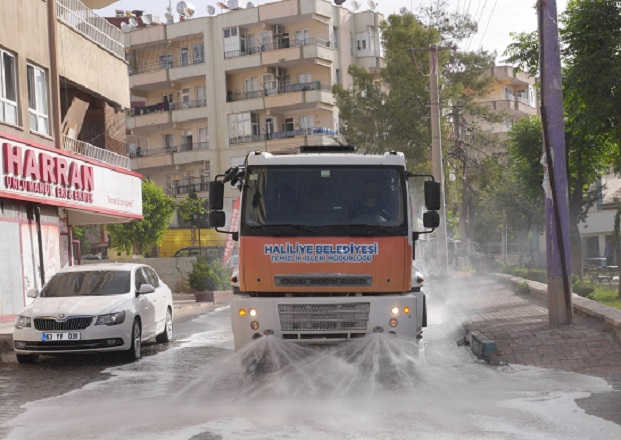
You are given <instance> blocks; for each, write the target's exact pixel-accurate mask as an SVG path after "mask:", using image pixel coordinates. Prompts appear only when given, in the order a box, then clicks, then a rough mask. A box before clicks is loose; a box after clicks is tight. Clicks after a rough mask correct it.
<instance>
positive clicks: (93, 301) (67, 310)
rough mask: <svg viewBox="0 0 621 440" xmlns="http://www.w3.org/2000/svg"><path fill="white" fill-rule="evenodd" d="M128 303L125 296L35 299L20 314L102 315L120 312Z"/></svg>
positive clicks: (32, 315)
mask: <svg viewBox="0 0 621 440" xmlns="http://www.w3.org/2000/svg"><path fill="white" fill-rule="evenodd" d="M126 303H129V298H128V297H127V295H109V296H72V297H65V298H41V297H39V298H37V299H36V300H35V301H34V302H33V303H32V304H31V305H30V306H28V307H26V308H25V309H24V311H23V312H22V314H23V315H25V316H31V317H34V316H59V315H61V314H62V315H65V316H76V315H82V316H83V315H104V314H106V313H112V312H116V311H118V310H122V309H123V308H124V307H123V306H124V305H125V304H126Z"/></svg>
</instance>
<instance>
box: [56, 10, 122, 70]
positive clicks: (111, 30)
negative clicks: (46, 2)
mask: <svg viewBox="0 0 621 440" xmlns="http://www.w3.org/2000/svg"><path fill="white" fill-rule="evenodd" d="M56 4H57V8H56V16H57V18H58V20H60V21H62V22H63V23H65V24H66V25H67V26H69V27H71V28H73V29H75V30H76V31H77V32H79V33H81V34H82V35H84V36H85V37H86V38H88V39H89V40H91V41H92V42H93V43H95V44H97V45H98V46H100V47H102V48H103V49H104V50H106V51H108V52H110V53H111V54H112V55H114V56H116V57H118V58H120V59H122V60H125V46H124V41H123V32H121V30H120V29H118V28H117V27H115V26H113V25H112V24H110V23H109V22H108V21H107V20H106V19H104V18H102V17H100V16H99V15H97V14H95V13H94V12H93V11H92V10H91V9H90V8H88V7H86V6H85V5H84V4H83V3H82V2H81V1H79V0H56Z"/></svg>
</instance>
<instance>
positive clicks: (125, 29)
mask: <svg viewBox="0 0 621 440" xmlns="http://www.w3.org/2000/svg"><path fill="white" fill-rule="evenodd" d="M121 30H122V31H123V32H131V31H133V30H134V28H133V27H132V26H131V25H129V24H127V23H125V22H124V21H122V22H121Z"/></svg>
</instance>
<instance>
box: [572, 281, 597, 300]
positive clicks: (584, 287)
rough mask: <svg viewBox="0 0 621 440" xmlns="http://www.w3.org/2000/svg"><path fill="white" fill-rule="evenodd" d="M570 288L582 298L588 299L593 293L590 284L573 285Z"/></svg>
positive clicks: (593, 290) (593, 289)
mask: <svg viewBox="0 0 621 440" xmlns="http://www.w3.org/2000/svg"><path fill="white" fill-rule="evenodd" d="M572 288H573V291H574V293H575V294H576V295H580V296H584V297H587V298H588V297H589V295H591V294H592V293H593V292H595V287H593V285H592V284H585V283H574V285H573V286H572Z"/></svg>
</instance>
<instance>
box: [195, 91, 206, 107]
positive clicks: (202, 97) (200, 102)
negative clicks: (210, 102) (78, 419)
mask: <svg viewBox="0 0 621 440" xmlns="http://www.w3.org/2000/svg"><path fill="white" fill-rule="evenodd" d="M206 105H207V88H206V87H205V86H196V106H197V107H204V106H206Z"/></svg>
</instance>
